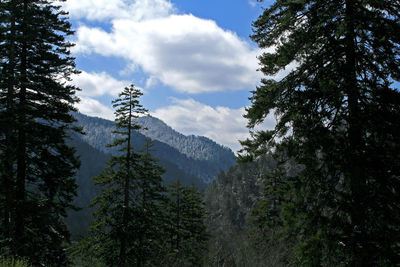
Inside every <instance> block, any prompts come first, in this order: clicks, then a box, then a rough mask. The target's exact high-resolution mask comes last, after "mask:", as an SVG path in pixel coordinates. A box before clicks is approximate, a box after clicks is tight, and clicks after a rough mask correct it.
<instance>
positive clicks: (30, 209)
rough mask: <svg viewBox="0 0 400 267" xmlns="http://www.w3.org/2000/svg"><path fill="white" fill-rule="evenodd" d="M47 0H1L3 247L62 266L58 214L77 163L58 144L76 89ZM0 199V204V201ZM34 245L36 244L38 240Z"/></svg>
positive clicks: (58, 17)
mask: <svg viewBox="0 0 400 267" xmlns="http://www.w3.org/2000/svg"><path fill="white" fill-rule="evenodd" d="M53 2H54V1H33V0H24V1H16V0H9V1H1V3H0V12H1V19H0V20H1V23H0V38H1V39H0V53H1V61H0V71H1V78H0V85H1V91H0V115H1V116H0V149H1V151H0V157H1V158H0V165H1V171H0V175H1V185H2V191H1V192H0V193H1V197H0V198H1V199H2V219H1V222H0V229H1V233H0V235H1V239H2V241H4V242H2V246H3V248H7V251H8V252H9V253H10V254H12V255H14V256H19V257H27V258H29V259H30V261H31V262H32V263H33V264H35V265H38V264H47V265H57V266H63V265H65V264H66V258H65V253H64V250H63V247H62V243H63V242H64V241H67V240H68V236H69V234H68V231H67V229H66V227H65V225H64V223H63V220H62V217H65V216H66V208H69V207H70V205H71V204H70V203H71V201H72V199H73V197H74V196H75V194H76V193H75V192H76V185H75V181H74V178H73V176H74V173H75V169H76V168H78V167H79V162H78V160H77V159H76V158H75V156H74V150H73V149H72V148H70V147H68V146H67V145H66V144H65V139H66V138H67V137H68V132H69V131H70V130H78V129H75V128H73V127H72V126H71V123H72V122H74V119H73V117H72V116H71V115H70V112H71V111H75V108H74V107H73V105H74V104H75V103H76V102H77V101H78V99H77V97H76V96H75V92H76V90H77V88H75V87H73V86H67V85H65V83H64V82H62V81H61V79H68V77H69V76H70V74H72V73H76V70H75V65H74V58H72V57H70V52H69V48H70V47H71V46H72V44H71V43H70V42H68V41H66V37H67V36H69V35H71V34H72V33H73V32H72V31H71V30H70V23H69V22H68V21H67V17H66V13H65V12H63V11H62V10H61V9H60V7H59V6H57V5H56V4H54V3H53ZM3 199H4V202H3ZM38 244H40V246H38Z"/></svg>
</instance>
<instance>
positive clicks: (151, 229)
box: [133, 138, 166, 266]
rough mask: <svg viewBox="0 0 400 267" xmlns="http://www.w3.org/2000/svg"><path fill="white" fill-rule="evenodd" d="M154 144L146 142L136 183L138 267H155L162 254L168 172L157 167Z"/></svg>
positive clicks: (134, 249)
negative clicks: (164, 204) (153, 265)
mask: <svg viewBox="0 0 400 267" xmlns="http://www.w3.org/2000/svg"><path fill="white" fill-rule="evenodd" d="M152 145H153V144H152V141H151V139H149V138H146V143H145V144H144V147H143V149H142V152H141V154H140V158H139V166H138V171H137V177H136V181H135V182H136V183H137V185H138V189H137V191H136V192H135V202H136V205H137V211H136V218H135V220H136V227H135V231H136V234H135V236H136V238H137V240H138V241H137V242H136V243H135V246H134V247H133V253H134V254H135V255H136V262H137V265H138V266H152V264H150V263H152V262H153V264H154V260H155V261H156V259H157V258H158V257H159V256H160V255H159V254H158V253H159V252H160V251H162V250H163V245H164V235H163V233H164V231H163V230H164V228H163V223H164V219H165V214H164V210H163V203H165V191H166V189H165V188H164V186H163V185H162V177H161V175H162V174H163V173H164V172H165V171H164V170H163V168H162V167H160V166H159V165H157V160H156V159H153V158H152V156H151V154H150V152H151V147H152Z"/></svg>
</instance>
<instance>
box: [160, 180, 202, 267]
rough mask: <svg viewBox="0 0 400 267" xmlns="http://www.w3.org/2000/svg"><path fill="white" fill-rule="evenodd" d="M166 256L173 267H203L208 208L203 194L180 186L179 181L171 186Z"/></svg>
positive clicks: (169, 189)
mask: <svg viewBox="0 0 400 267" xmlns="http://www.w3.org/2000/svg"><path fill="white" fill-rule="evenodd" d="M168 199H169V200H168V202H167V207H166V208H165V209H166V210H167V215H166V217H167V220H166V221H167V222H168V225H167V229H166V231H167V234H166V238H167V239H169V242H168V245H167V246H166V247H167V252H166V253H167V255H166V257H167V258H168V259H169V260H168V264H170V265H173V266H187V265H190V266H201V260H202V256H204V254H203V253H204V252H205V249H206V243H207V240H208V234H207V232H206V226H205V223H204V217H205V208H204V203H203V200H202V198H201V195H200V192H199V191H198V190H197V189H196V188H195V187H194V186H191V187H187V186H184V185H182V184H181V182H180V180H179V179H178V180H177V181H176V182H174V183H171V184H170V185H169V186H168Z"/></svg>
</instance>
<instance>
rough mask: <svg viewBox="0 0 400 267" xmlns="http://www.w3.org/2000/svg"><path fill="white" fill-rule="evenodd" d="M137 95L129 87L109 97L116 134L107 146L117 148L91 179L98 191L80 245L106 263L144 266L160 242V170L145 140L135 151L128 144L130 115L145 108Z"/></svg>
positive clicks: (135, 127) (131, 133)
mask: <svg viewBox="0 0 400 267" xmlns="http://www.w3.org/2000/svg"><path fill="white" fill-rule="evenodd" d="M141 95H142V93H141V92H140V90H139V89H137V88H136V87H135V86H134V85H130V86H129V87H126V88H125V89H124V90H123V91H122V93H120V95H119V98H118V99H116V100H114V101H113V103H114V107H115V108H117V109H116V112H115V115H116V128H117V130H116V131H114V133H115V134H117V135H120V136H121V138H117V139H115V141H114V143H113V144H111V145H109V146H110V147H117V148H119V154H118V155H116V156H113V157H112V158H111V160H110V162H109V165H108V167H107V168H106V169H105V170H104V171H103V173H102V174H100V175H99V176H97V177H95V178H94V181H95V183H96V185H98V186H99V187H100V189H101V194H100V195H99V196H98V197H96V198H95V199H94V200H93V202H92V205H93V206H94V207H96V208H97V209H96V211H95V212H94V217H95V220H94V222H93V223H92V226H91V229H90V234H89V238H88V239H87V240H85V241H84V243H83V248H84V249H86V248H89V250H90V251H91V252H93V254H94V255H96V256H97V257H99V258H100V259H101V260H103V261H104V262H105V264H106V265H107V266H146V265H149V263H150V262H151V261H152V258H153V257H156V256H158V255H155V253H156V252H157V251H159V250H160V246H161V243H162V239H161V237H162V227H161V226H162V218H163V212H162V209H161V203H162V202H163V199H164V198H165V196H164V192H165V189H164V187H163V186H162V184H161V181H162V178H161V175H162V174H163V172H164V170H163V169H162V168H161V167H159V166H158V165H157V161H156V160H155V159H153V158H152V157H151V153H150V152H151V146H152V144H151V141H150V140H149V139H146V143H145V145H144V148H143V150H142V151H141V152H138V150H137V149H136V150H135V149H134V147H133V145H132V144H133V140H132V138H134V135H135V132H134V131H136V130H139V129H142V127H141V126H140V125H139V124H137V123H136V122H135V120H134V119H136V118H138V117H139V116H140V115H142V114H145V113H146V112H147V110H146V109H144V108H143V107H142V105H141V104H140V103H139V99H138V98H139V97H140V96H141Z"/></svg>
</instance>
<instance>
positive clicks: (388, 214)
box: [242, 0, 400, 266]
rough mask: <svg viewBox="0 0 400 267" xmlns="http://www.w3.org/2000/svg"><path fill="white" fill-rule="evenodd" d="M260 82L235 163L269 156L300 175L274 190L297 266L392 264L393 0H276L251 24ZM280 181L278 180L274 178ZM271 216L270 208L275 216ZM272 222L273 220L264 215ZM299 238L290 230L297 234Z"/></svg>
mask: <svg viewBox="0 0 400 267" xmlns="http://www.w3.org/2000/svg"><path fill="white" fill-rule="evenodd" d="M253 25H254V34H253V36H252V38H253V40H254V41H256V42H257V43H258V44H259V46H260V47H261V48H268V47H275V52H271V53H267V52H266V53H264V54H263V55H262V56H260V65H261V68H260V69H261V71H262V72H263V73H264V74H265V75H268V76H271V75H274V74H276V73H278V72H279V71H282V70H284V69H285V68H286V67H288V66H289V64H290V63H295V65H296V67H295V68H294V69H292V70H290V71H289V73H288V74H287V75H286V76H285V77H284V78H283V79H282V80H280V81H274V80H271V79H263V80H262V81H261V85H260V86H259V87H257V89H256V90H255V91H254V92H253V96H252V97H251V101H252V105H251V107H249V108H248V109H247V115H246V117H247V118H248V119H249V127H250V128H254V126H256V125H257V124H259V123H261V122H262V121H263V120H264V119H265V117H266V116H267V115H268V114H269V113H270V112H274V113H275V115H276V116H277V118H278V121H277V125H276V126H275V128H274V129H273V130H271V131H258V132H253V133H252V138H251V139H249V140H246V141H244V142H242V144H243V146H244V151H247V152H248V153H247V155H243V157H245V158H254V157H257V156H258V155H260V154H264V153H266V152H267V151H268V150H269V149H271V148H273V149H275V151H281V152H280V155H281V156H282V155H284V156H285V158H287V159H289V158H294V159H295V160H296V162H297V163H298V164H301V165H302V166H303V170H302V171H300V172H298V173H297V174H296V175H292V176H290V175H286V178H285V179H284V181H285V182H284V183H283V185H282V184H281V185H280V188H279V190H278V189H274V190H270V192H277V193H278V196H277V199H280V200H281V202H280V220H281V221H280V223H279V224H278V225H281V226H282V227H281V229H282V231H283V232H284V233H285V236H286V237H288V236H296V237H297V239H298V242H299V246H298V251H300V254H299V257H298V259H299V261H300V263H301V264H303V265H308V266H317V265H321V264H322V265H323V264H325V265H326V264H327V265H332V266H333V265H336V266H338V265H341V266H342V265H346V266H372V265H374V266H376V265H379V264H380V265H385V266H386V265H395V264H396V263H397V262H399V258H400V246H399V242H398V240H399V236H400V232H399V227H398V225H399V223H400V210H399V205H398V203H399V198H398V191H399V187H400V182H399V176H400V158H399V157H400V156H399V153H398V151H399V149H400V135H399V129H400V112H399V111H400V93H399V91H398V89H396V88H395V87H394V86H393V81H399V80H400V62H399V57H400V48H399V47H400V39H399V35H398V34H397V33H398V32H399V30H400V5H399V3H398V2H397V1H389V0H382V1H361V0H343V1H283V0H282V1H281V0H278V1H276V2H275V3H274V4H273V5H272V6H271V7H270V8H267V9H266V10H265V11H264V12H263V14H262V15H261V16H260V17H259V18H258V20H257V21H255V22H254V24H253ZM281 181H282V180H281ZM275 210H276V209H275ZM274 220H275V219H274ZM298 233H300V234H298Z"/></svg>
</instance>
